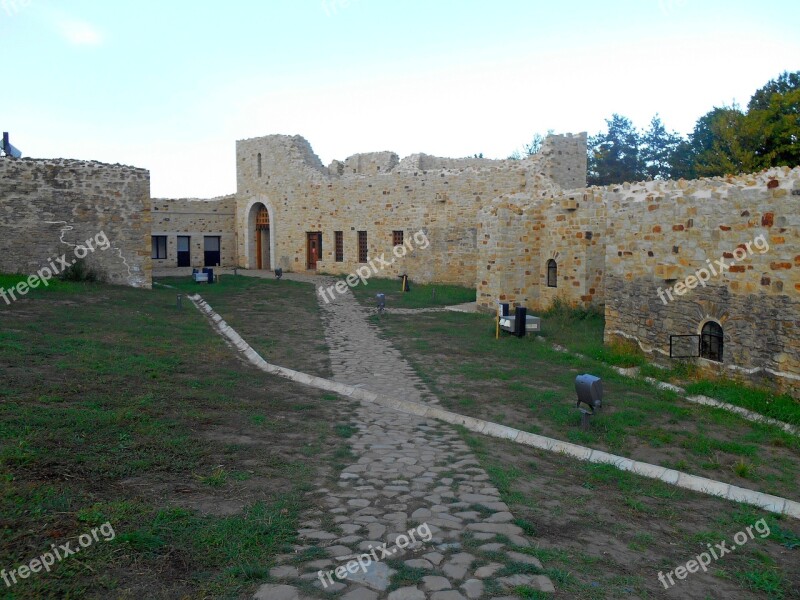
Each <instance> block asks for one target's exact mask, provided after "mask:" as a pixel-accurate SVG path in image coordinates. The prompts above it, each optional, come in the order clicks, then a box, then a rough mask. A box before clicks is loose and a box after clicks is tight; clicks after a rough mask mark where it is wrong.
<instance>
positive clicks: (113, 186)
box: [0, 157, 152, 288]
mask: <svg viewBox="0 0 800 600" xmlns="http://www.w3.org/2000/svg"><path fill="white" fill-rule="evenodd" d="M0 232H2V235H0V272H4V273H20V274H24V275H33V274H34V273H36V272H37V271H39V270H40V269H42V268H44V267H47V266H48V264H49V261H51V260H53V259H55V258H56V257H59V256H61V255H62V254H66V255H67V257H66V258H67V259H70V257H72V258H74V246H75V245H82V244H83V242H85V241H86V240H88V239H90V238H92V239H94V238H95V236H97V235H98V234H101V233H105V235H106V238H107V239H108V241H109V243H110V247H109V248H108V249H107V250H100V249H98V250H96V251H94V252H89V253H88V255H87V256H86V258H85V259H84V260H85V262H86V264H87V265H88V266H90V267H91V268H92V269H94V270H95V271H97V272H99V273H100V274H101V275H102V276H103V277H104V278H105V279H106V280H107V281H109V282H110V283H116V284H122V285H130V286H134V287H145V288H149V287H151V285H152V266H151V261H150V233H151V222H150V173H149V172H148V171H146V170H144V169H137V168H133V167H125V166H120V165H107V164H103V163H98V162H91V161H81V160H67V159H52V160H38V159H36V160H35V159H29V158H24V159H14V158H10V157H0ZM101 239H102V238H101ZM59 268H63V267H59Z"/></svg>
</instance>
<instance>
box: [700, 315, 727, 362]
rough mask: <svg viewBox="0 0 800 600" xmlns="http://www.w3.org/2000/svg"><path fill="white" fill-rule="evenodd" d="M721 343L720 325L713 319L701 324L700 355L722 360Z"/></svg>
mask: <svg viewBox="0 0 800 600" xmlns="http://www.w3.org/2000/svg"><path fill="white" fill-rule="evenodd" d="M723 345H724V342H723V339H722V325H720V324H719V323H717V322H715V321H709V322H708V323H706V324H705V325H703V331H702V332H701V333H700V356H702V357H703V358H707V359H708V360H713V361H715V362H722V350H723Z"/></svg>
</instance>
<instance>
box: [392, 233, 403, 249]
mask: <svg viewBox="0 0 800 600" xmlns="http://www.w3.org/2000/svg"><path fill="white" fill-rule="evenodd" d="M392 245H393V246H402V245H403V232H402V231H393V232H392Z"/></svg>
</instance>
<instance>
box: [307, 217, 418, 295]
mask: <svg viewBox="0 0 800 600" xmlns="http://www.w3.org/2000/svg"><path fill="white" fill-rule="evenodd" d="M412 238H413V243H412V239H407V240H405V241H404V242H403V243H402V244H398V245H397V246H395V247H394V248H393V249H392V254H394V258H392V259H390V260H386V255H385V254H381V255H380V256H379V257H378V258H375V259H370V260H369V261H368V262H367V264H365V265H363V266H361V267H358V268H357V269H356V272H355V273H351V274H350V275H348V276H347V277H345V279H344V281H337V282H336V285H331V286H328V287H327V288H324V287H322V286H320V287H319V288H318V291H319V295H320V296H322V299H323V300H325V304H330V301H331V300H332V299H333V298H335V294H334V292H336V294H344V293H345V292H347V287H348V286H350V287H351V288H353V287H356V286H357V285H358V284H359V282H360V283H363V284H364V285H367V281H368V280H369V278H370V277H372V276H373V275H377V274H378V273H379V272H380V271H381V270H383V269H385V268H386V267H391V266H392V265H393V264H394V262H395V260H397V259H398V258H403V257H404V256H405V255H406V254H408V253H409V252H411V251H413V250H414V244H416V246H417V248H419V249H420V250H425V248H427V247H428V246H430V245H431V243H430V241H429V240H428V236H427V235H425V232H424V231H418V232H416V233H415V234H414V235H413V236H412ZM376 263H377V264H376ZM328 295H330V298H328Z"/></svg>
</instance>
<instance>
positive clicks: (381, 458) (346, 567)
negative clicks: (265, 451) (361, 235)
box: [255, 279, 553, 600]
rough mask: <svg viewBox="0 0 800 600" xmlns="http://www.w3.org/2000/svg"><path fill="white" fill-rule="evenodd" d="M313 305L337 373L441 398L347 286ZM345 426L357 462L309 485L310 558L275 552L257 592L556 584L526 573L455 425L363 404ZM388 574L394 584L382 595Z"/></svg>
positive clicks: (414, 591)
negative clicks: (280, 556) (313, 504)
mask: <svg viewBox="0 0 800 600" xmlns="http://www.w3.org/2000/svg"><path fill="white" fill-rule="evenodd" d="M323 282H324V280H322V279H320V280H319V281H318V282H317V284H318V285H320V284H323ZM322 310H323V319H324V322H325V331H326V342H327V344H328V346H329V347H330V355H331V363H332V367H333V372H334V379H335V380H336V381H340V382H342V383H348V384H350V385H357V386H361V387H364V388H366V389H369V390H371V391H374V392H376V393H384V394H387V395H389V396H391V397H395V398H402V399H408V400H414V401H417V402H428V403H437V402H438V400H437V399H436V398H435V397H434V395H433V394H432V393H431V392H430V391H429V390H428V389H427V388H426V386H425V385H424V383H423V382H422V381H421V380H420V379H419V378H418V377H417V376H416V375H415V373H414V371H413V370H412V368H411V366H410V365H409V364H408V363H407V362H406V361H405V360H404V359H403V357H402V356H401V355H400V353H399V352H398V351H397V350H395V349H394V348H393V347H392V346H391V345H390V344H389V343H387V342H386V341H385V340H383V339H381V338H380V336H379V335H378V331H377V328H376V327H375V326H373V325H371V324H370V323H369V321H368V320H367V313H366V311H365V310H364V309H363V308H362V307H361V306H360V305H359V304H358V303H357V301H356V300H355V298H354V297H353V296H352V294H350V293H349V291H348V293H347V294H345V295H343V296H338V297H337V298H335V299H334V301H333V302H331V303H330V304H325V303H322ZM350 422H351V423H352V424H353V426H354V427H355V429H356V433H355V434H354V435H353V436H352V437H351V438H350V440H349V441H350V444H351V449H352V453H353V455H354V457H355V458H354V459H353V460H354V462H353V463H352V464H350V465H349V466H347V467H346V468H345V469H344V470H343V471H342V473H341V474H340V477H339V481H338V482H336V483H335V484H333V485H331V484H329V485H327V487H320V488H319V489H317V490H315V491H314V492H313V494H314V495H315V496H316V499H317V501H318V502H317V504H318V505H320V506H322V507H325V508H320V509H316V510H312V511H309V512H308V513H307V514H306V515H304V520H303V522H302V523H301V530H300V536H301V539H302V542H303V544H304V545H303V546H301V547H298V548H297V551H298V553H301V554H300V555H302V553H303V552H306V553H309V552H315V549H316V555H315V556H314V557H313V560H309V561H308V562H305V563H300V564H298V563H297V560H296V558H295V557H292V556H286V557H284V559H285V560H284V564H282V565H281V566H278V567H275V568H274V569H273V570H272V572H271V576H272V579H273V580H275V581H279V582H281V583H272V584H266V585H264V586H262V587H261V588H260V589H259V591H258V592H257V594H256V596H255V598H258V599H264V600H303V599H305V598H331V597H332V598H342V599H343V600H378V599H387V598H388V600H464V599H468V600H478V599H480V600H484V599H485V600H489V599H497V600H499V599H501V598H502V599H504V600H510V599H512V598H517V596H515V595H514V589H515V588H517V587H518V586H523V585H524V586H529V587H531V588H533V589H535V590H540V591H545V592H547V591H551V592H552V591H553V585H552V583H551V581H550V579H549V578H548V577H547V576H545V575H539V574H535V573H536V572H537V570H538V569H541V566H542V565H541V564H540V563H539V561H538V560H537V559H536V558H534V557H531V556H529V555H526V554H521V553H519V552H518V550H519V549H520V548H524V547H528V546H530V544H531V542H530V540H529V539H527V538H526V537H525V536H524V535H523V531H522V529H520V527H518V526H517V525H515V524H514V523H513V521H514V516H513V515H512V514H511V513H510V512H509V511H508V506H506V504H505V503H503V502H502V501H501V500H500V494H499V492H498V491H497V489H495V488H494V487H493V486H492V484H491V482H490V481H489V476H488V475H487V474H486V472H485V471H484V470H483V469H482V468H481V467H480V465H479V463H478V461H477V460H476V459H475V457H474V456H473V455H472V454H471V452H470V451H469V449H468V448H467V446H466V444H464V442H463V441H462V440H461V438H460V437H459V435H458V434H457V433H456V432H455V431H454V430H453V429H452V427H450V426H448V425H445V424H443V423H439V422H437V421H432V420H428V419H424V418H419V417H415V416H412V415H407V414H403V413H398V412H395V411H392V410H390V409H387V408H384V407H381V406H377V405H374V404H369V403H363V404H362V405H361V406H360V407H359V408H358V409H357V410H356V411H355V413H354V414H352V415H351V416H350ZM359 560H360V562H359ZM337 568H338V572H337ZM394 574H397V576H400V577H402V579H403V582H402V586H401V587H396V588H394V589H392V590H391V591H388V589H387V588H389V584H390V580H391V577H392V575H394Z"/></svg>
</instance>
